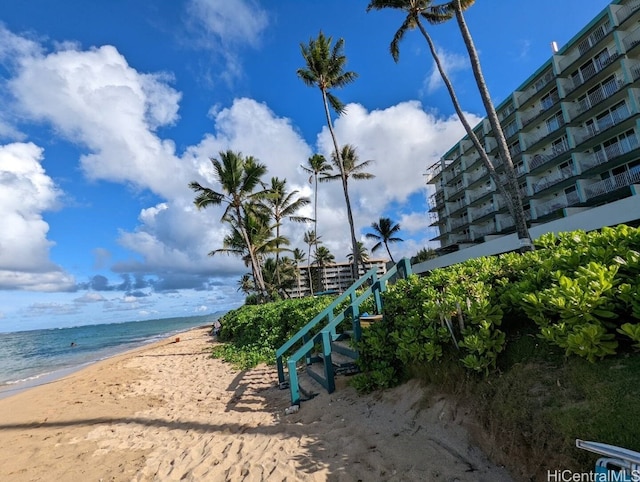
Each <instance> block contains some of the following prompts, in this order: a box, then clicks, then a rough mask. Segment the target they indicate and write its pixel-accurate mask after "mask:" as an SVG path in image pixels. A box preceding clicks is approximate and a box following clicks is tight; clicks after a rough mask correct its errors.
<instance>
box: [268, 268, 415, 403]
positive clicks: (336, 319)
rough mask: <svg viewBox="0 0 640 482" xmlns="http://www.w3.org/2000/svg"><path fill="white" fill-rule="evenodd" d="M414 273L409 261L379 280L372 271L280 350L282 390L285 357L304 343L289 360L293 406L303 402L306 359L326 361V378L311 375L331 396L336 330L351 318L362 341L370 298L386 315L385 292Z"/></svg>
mask: <svg viewBox="0 0 640 482" xmlns="http://www.w3.org/2000/svg"><path fill="white" fill-rule="evenodd" d="M410 274H411V264H410V262H409V260H408V259H406V258H405V259H402V260H400V261H399V262H398V263H397V264H396V265H395V266H393V267H392V268H391V269H390V270H389V271H387V273H385V274H384V275H383V276H382V277H380V278H378V276H377V270H376V268H372V269H371V270H369V271H368V272H367V273H366V274H365V275H364V276H362V277H361V278H360V279H359V280H358V281H356V282H355V283H354V284H352V285H351V286H350V287H349V289H348V290H347V291H345V292H344V293H343V294H342V295H340V296H339V297H338V298H336V299H335V300H334V301H333V302H332V303H331V304H330V305H329V306H328V307H327V308H325V309H324V310H323V311H322V312H321V313H319V314H318V315H317V316H316V317H314V318H313V319H312V320H311V321H310V322H309V323H307V324H306V325H305V326H303V327H302V328H301V329H300V330H299V331H298V332H297V333H296V334H295V335H294V336H293V337H291V338H290V339H289V341H287V342H286V343H285V344H284V345H282V346H281V347H280V348H278V350H276V365H277V368H278V381H279V383H280V387H281V388H286V386H287V381H286V378H285V373H284V362H283V358H284V355H285V354H286V353H287V352H289V351H290V350H291V349H292V348H294V347H295V346H296V345H297V344H299V343H300V342H302V346H300V347H299V348H298V349H297V350H296V351H295V352H294V353H293V354H292V355H291V356H290V357H289V358H288V360H287V371H288V372H289V381H288V386H289V390H290V394H291V405H298V404H299V403H300V384H299V382H298V373H297V370H296V368H297V364H298V362H299V361H300V360H302V359H303V358H305V361H306V364H307V365H310V364H311V363H313V362H316V361H322V362H323V364H324V370H323V375H324V376H320V375H317V374H316V373H314V372H311V371H310V372H309V374H310V375H311V376H312V377H313V378H314V379H315V380H316V381H318V383H320V384H321V385H322V386H323V387H324V388H325V389H326V390H327V391H328V392H329V393H332V392H333V391H335V377H334V375H335V374H334V369H333V363H332V360H331V353H332V342H333V341H335V340H337V339H338V337H339V334H338V333H337V331H336V328H337V327H338V325H339V324H340V323H342V322H343V321H344V319H345V318H346V316H348V315H351V320H352V327H353V334H354V339H355V340H356V341H359V340H360V339H361V336H362V329H361V327H360V319H359V317H360V305H362V303H364V302H365V301H366V300H367V299H369V298H370V297H371V296H372V295H373V297H374V302H375V306H376V311H377V312H378V313H382V297H381V293H382V292H384V291H385V290H386V288H387V283H388V282H389V281H390V280H393V279H396V278H397V277H398V276H400V277H402V278H406V277H407V276H408V275H410ZM367 283H369V285H368V286H367V287H366V288H365V289H364V291H363V292H362V293H361V294H360V295H358V294H357V290H359V289H360V288H362V287H363V286H365V285H366V284H367ZM347 298H350V300H351V303H350V304H349V306H347V308H345V309H344V310H343V311H342V312H341V313H338V314H336V313H335V310H336V308H337V307H338V306H339V305H340V304H341V303H342V302H343V301H345V300H346V299H347ZM323 322H326V323H325V324H324V325H323V327H322V329H321V330H320V331H318V332H314V329H315V328H316V327H317V326H318V325H319V324H320V323H323ZM316 344H320V345H321V347H322V356H316V357H313V356H312V352H313V349H314V346H315V345H316Z"/></svg>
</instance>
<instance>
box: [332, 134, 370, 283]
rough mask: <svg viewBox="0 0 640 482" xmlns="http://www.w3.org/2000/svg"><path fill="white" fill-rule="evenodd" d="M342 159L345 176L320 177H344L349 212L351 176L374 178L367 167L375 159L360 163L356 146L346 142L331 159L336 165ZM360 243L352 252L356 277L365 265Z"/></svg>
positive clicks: (355, 177)
mask: <svg viewBox="0 0 640 482" xmlns="http://www.w3.org/2000/svg"><path fill="white" fill-rule="evenodd" d="M340 159H342V173H343V176H339V175H337V174H329V173H325V174H324V175H322V176H321V177H320V181H321V182H326V181H333V180H336V179H343V185H344V198H345V202H346V203H347V212H351V200H350V198H349V178H353V179H356V180H363V179H373V178H374V177H375V176H374V175H373V174H371V173H369V172H365V171H364V169H366V168H367V167H368V166H369V165H371V163H372V162H373V161H363V162H360V163H358V154H357V153H356V148H355V147H354V146H352V145H350V144H346V145H345V146H343V147H342V150H341V151H340V152H339V156H338V155H336V154H335V153H334V154H333V155H332V156H331V161H332V162H333V164H334V165H335V166H338V164H339V163H340ZM357 246H358V243H357V241H356V249H353V250H352V251H351V252H352V253H356V256H355V257H354V259H353V264H354V265H356V266H355V268H354V273H355V278H358V272H359V270H358V266H360V265H362V267H363V268H364V265H363V264H362V262H361V261H362V260H361V259H360V257H359V252H358V249H357Z"/></svg>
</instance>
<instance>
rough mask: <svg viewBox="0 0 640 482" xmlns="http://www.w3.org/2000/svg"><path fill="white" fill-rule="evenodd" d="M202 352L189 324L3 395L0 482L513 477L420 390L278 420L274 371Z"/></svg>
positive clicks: (345, 394)
mask: <svg viewBox="0 0 640 482" xmlns="http://www.w3.org/2000/svg"><path fill="white" fill-rule="evenodd" d="M210 346H211V337H209V335H208V330H206V329H197V330H192V331H190V332H187V333H184V334H181V335H180V342H178V343H172V342H170V341H164V342H161V343H158V344H155V345H153V346H150V347H145V348H143V349H140V350H136V351H133V352H129V353H127V354H125V355H122V356H118V357H115V358H112V359H109V360H106V361H104V362H101V363H98V364H96V365H93V366H90V367H88V368H87V369H85V370H82V371H80V372H77V373H74V374H72V375H70V376H68V377H66V378H64V379H62V380H57V381H55V382H52V383H49V384H46V385H42V386H39V387H36V388H33V389H31V390H28V391H26V392H23V393H19V394H17V395H15V396H12V397H9V398H6V399H3V400H0V480H3V481H4V480H9V481H40V480H41V481H57V482H63V481H74V482H75V481H79V480H82V481H100V480H104V481H174V480H175V481H179V480H187V481H227V480H228V481H327V480H331V481H333V480H335V481H358V480H362V481H367V482H368V481H378V480H379V481H430V480H434V481H474V482H476V481H483V480H484V481H491V482H499V481H508V480H511V478H510V477H509V475H508V474H507V472H506V471H505V470H504V469H502V468H499V467H496V466H494V465H492V464H491V463H490V462H489V461H488V460H487V458H486V457H485V456H484V454H482V453H481V452H480V451H479V450H478V449H477V448H475V447H474V446H473V445H471V443H470V441H469V437H468V435H467V432H466V431H465V429H464V422H465V415H464V414H461V413H458V412H457V411H456V410H455V409H454V408H452V407H453V405H452V404H451V403H450V402H449V401H448V400H447V399H446V398H443V397H440V398H437V397H436V398H433V397H430V398H428V397H427V398H425V393H424V389H423V388H421V387H420V386H419V384H418V383H413V382H412V383H409V384H405V385H403V386H402V387H398V388H396V389H393V390H389V391H386V392H384V393H382V394H377V395H376V394H374V395H368V396H358V395H357V394H356V393H355V391H354V390H353V389H352V388H350V387H346V386H341V387H340V389H339V390H338V391H336V392H335V393H333V394H331V395H329V394H327V393H323V392H321V393H320V394H319V395H318V396H317V397H315V398H314V399H312V400H310V401H307V402H305V403H304V404H303V405H302V408H301V409H300V411H299V412H297V413H294V414H292V415H287V416H285V415H284V411H285V409H286V408H287V407H288V404H289V403H288V395H289V394H288V391H283V390H279V389H278V388H277V383H276V382H277V375H276V373H275V369H274V368H272V367H266V366H261V367H258V368H256V369H253V370H249V371H234V370H232V369H231V368H230V367H229V366H228V365H227V364H225V363H223V362H221V361H220V360H216V359H212V358H210V357H209V355H208V353H207V350H208V348H209V347H210ZM341 385H345V383H344V380H342V383H341ZM425 399H427V400H429V402H428V403H425Z"/></svg>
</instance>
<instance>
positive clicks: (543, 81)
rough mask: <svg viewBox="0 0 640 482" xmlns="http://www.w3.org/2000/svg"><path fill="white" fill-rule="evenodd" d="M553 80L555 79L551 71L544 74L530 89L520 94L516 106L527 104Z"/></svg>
mask: <svg viewBox="0 0 640 482" xmlns="http://www.w3.org/2000/svg"><path fill="white" fill-rule="evenodd" d="M554 79H555V76H554V74H553V72H552V71H549V72H547V73H546V74H544V76H542V77H540V79H538V80H537V81H536V83H535V84H534V85H533V86H532V87H529V88H528V89H527V90H525V91H524V92H523V93H522V94H520V95H519V96H518V104H519V105H523V104H524V103H525V102H527V101H528V100H529V99H531V97H533V96H534V95H536V94H537V93H538V92H540V91H541V90H542V89H543V88H544V87H545V86H546V85H547V84H549V82H551V81H553V80H554Z"/></svg>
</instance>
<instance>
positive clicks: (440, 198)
mask: <svg viewBox="0 0 640 482" xmlns="http://www.w3.org/2000/svg"><path fill="white" fill-rule="evenodd" d="M428 205H429V211H437V210H439V209H442V208H443V207H444V193H443V192H442V191H438V192H436V193H435V194H432V195H431V196H429V200H428Z"/></svg>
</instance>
